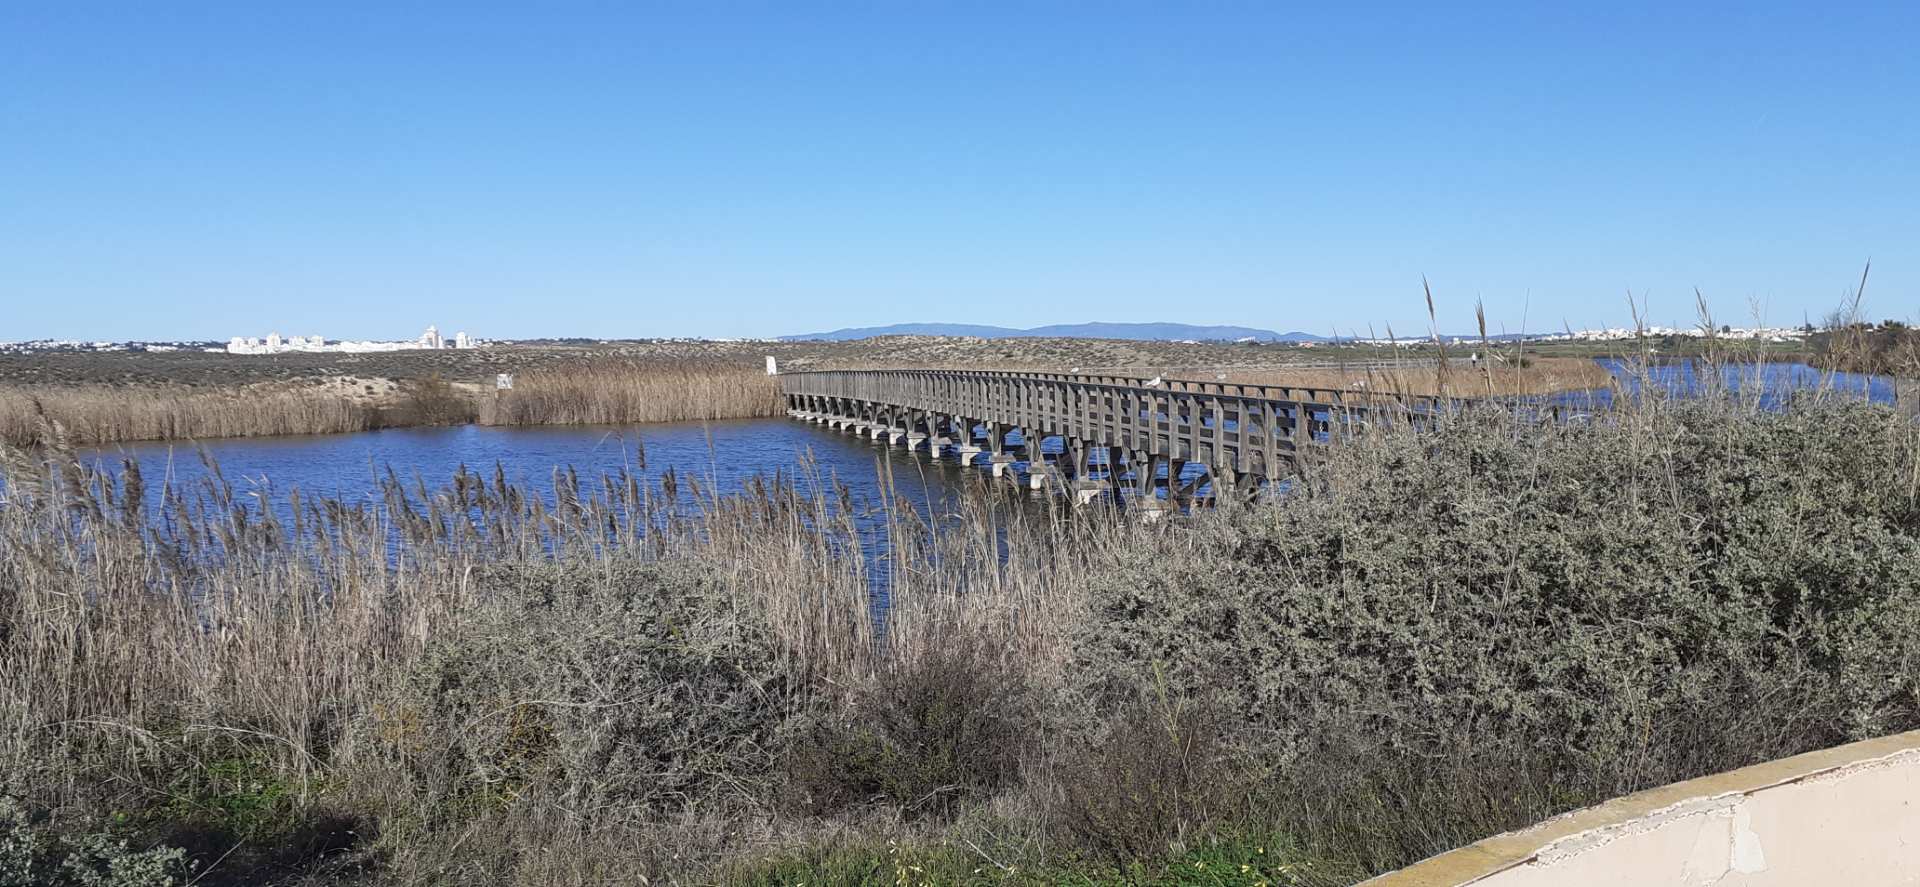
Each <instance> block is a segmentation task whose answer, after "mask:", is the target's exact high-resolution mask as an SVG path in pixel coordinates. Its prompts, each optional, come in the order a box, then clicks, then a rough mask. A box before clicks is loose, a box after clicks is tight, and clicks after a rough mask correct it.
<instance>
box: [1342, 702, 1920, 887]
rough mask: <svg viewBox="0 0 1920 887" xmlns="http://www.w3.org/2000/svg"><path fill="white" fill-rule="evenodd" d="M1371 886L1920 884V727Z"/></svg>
mask: <svg viewBox="0 0 1920 887" xmlns="http://www.w3.org/2000/svg"><path fill="white" fill-rule="evenodd" d="M1366 884H1367V885H1369V887H1459V885H1467V884H1471V885H1474V887H1545V885H1553V887H1589V885H1610V887H1611V885H1618V887H1627V885H1634V887H1642V885H1646V887H1657V885H1688V887H1693V885H1707V884H1715V885H1725V887H1802V885H1827V884H1833V885H1841V887H1880V885H1920V731H1915V732H1912V733H1902V734H1899V735H1896V736H1889V737H1886V738H1884V739H1874V740H1869V741H1867V742H1857V743H1854V744H1851V745H1843V746H1840V747H1838V748H1831V749H1827V750H1825V751H1818V752H1813V753H1810V754H1804V755H1797V756H1795V757H1791V758H1783V759H1781V760H1778V761H1769V762H1767V763H1765V764H1759V765H1756V766H1753V767H1746V768H1743V769H1740V770H1734V771H1731V772H1728V773H1721V774H1717V775H1714V776H1708V777H1704V778H1701V779H1694V780H1689V781H1687V782H1680V783H1675V784H1673V785H1668V786H1662V787H1660V788H1656V789H1652V790H1649V791H1644V792H1640V793H1638V794H1633V795H1628V796H1626V797H1624V798H1617V799H1615V800H1612V801H1608V802H1607V803H1605V804H1602V805H1600V806H1598V807H1592V808H1588V809H1586V810H1580V811H1577V812H1574V813H1569V814H1567V815H1565V816H1559V817H1555V818H1553V819H1549V820H1547V821H1545V822H1542V823H1539V824H1537V825H1534V826H1532V827H1530V828H1527V829H1523V830H1521V831H1518V832H1511V833H1509V834H1505V835H1499V836H1496V837H1492V838H1488V839H1487V840H1485V841H1481V842H1479V843H1477V844H1472V845H1469V846H1466V847H1462V848H1460V849H1458V850H1455V851H1452V852H1450V853H1444V854H1441V855H1439V856H1436V857H1433V858H1432V859H1428V860H1426V861H1424V862H1421V863H1418V864H1415V865H1413V866H1410V867H1408V868H1405V869H1401V870H1400V871H1397V872H1393V873H1390V874H1386V875H1382V876H1380V877H1378V878H1375V879H1373V880H1371V881H1368V882H1366Z"/></svg>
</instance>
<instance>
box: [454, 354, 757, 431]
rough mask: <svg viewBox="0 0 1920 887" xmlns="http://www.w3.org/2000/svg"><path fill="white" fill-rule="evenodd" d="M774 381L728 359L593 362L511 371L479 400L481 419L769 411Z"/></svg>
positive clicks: (578, 419) (632, 418) (735, 415)
mask: <svg viewBox="0 0 1920 887" xmlns="http://www.w3.org/2000/svg"><path fill="white" fill-rule="evenodd" d="M783 409H784V407H783V406H782V401H781V397H780V387H779V384H778V380H777V379H776V378H774V377H771V376H768V375H767V374H766V373H765V372H764V371H762V370H761V369H760V368H758V367H743V366H740V365H738V364H730V363H710V362H678V363H666V362H661V361H631V360H598V361H586V362H582V363H579V364H576V365H573V366H552V367H542V368H540V369H537V370H530V371H528V372H525V373H522V374H519V375H517V376H516V377H515V379H514V383H513V388H512V389H509V390H506V391H501V392H499V393H498V395H497V396H495V397H492V398H490V399H488V400H485V401H483V403H482V411H481V418H480V421H481V422H482V424H487V425H622V424H628V423H633V422H680V421H692V420H701V419H744V418H757V417H763V416H777V415H779V414H780V413H781V412H782V411H783Z"/></svg>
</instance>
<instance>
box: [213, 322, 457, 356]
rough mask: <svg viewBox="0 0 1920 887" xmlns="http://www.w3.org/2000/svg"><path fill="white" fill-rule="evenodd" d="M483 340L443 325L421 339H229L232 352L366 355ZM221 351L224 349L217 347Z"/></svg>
mask: <svg viewBox="0 0 1920 887" xmlns="http://www.w3.org/2000/svg"><path fill="white" fill-rule="evenodd" d="M478 347H480V341H479V340H478V339H475V338H473V337H472V336H469V335H467V333H466V331H465V330H462V331H460V332H458V333H455V334H454V336H453V340H452V341H448V340H446V339H444V338H442V337H441V335H440V328H439V327H437V326H429V327H427V330H426V332H424V333H421V334H420V337H419V338H417V339H409V340H407V341H402V342H364V341H345V340H343V341H339V342H334V343H332V344H328V343H327V339H326V337H325V336H290V337H283V336H281V335H280V334H279V333H278V332H272V333H268V334H267V336H266V338H265V339H264V340H263V339H260V338H257V337H254V336H234V337H233V338H231V339H228V340H227V347H226V349H225V350H226V352H227V353H228V354H287V353H291V352H343V353H352V354H363V353H368V352H374V351H415V350H421V349H432V350H438V349H442V348H478ZM214 350H220V349H214Z"/></svg>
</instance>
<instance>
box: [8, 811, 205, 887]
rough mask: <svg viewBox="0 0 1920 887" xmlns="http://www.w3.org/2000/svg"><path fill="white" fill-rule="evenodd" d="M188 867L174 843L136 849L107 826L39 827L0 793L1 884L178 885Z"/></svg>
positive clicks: (84, 886)
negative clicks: (64, 830) (66, 830)
mask: <svg viewBox="0 0 1920 887" xmlns="http://www.w3.org/2000/svg"><path fill="white" fill-rule="evenodd" d="M192 872H193V867H192V866H191V865H189V864H188V863H187V860H186V852H185V851H183V850H181V849H179V848H177V847H154V848H151V849H147V850H134V849H133V848H132V847H130V846H128V843H127V840H126V839H125V838H118V837H114V836H113V835H110V834H107V833H105V832H90V833H85V834H80V835H77V836H75V837H73V838H71V839H68V838H63V837H62V836H59V835H56V834H53V833H52V832H50V831H47V830H44V829H37V828H35V827H34V824H33V823H32V821H31V820H30V819H29V817H28V816H27V813H26V810H24V809H23V808H22V807H21V806H20V804H19V802H17V801H15V800H14V799H12V798H10V797H6V796H4V795H0V887H178V885H182V884H185V883H187V880H186V879H187V878H188V876H189V875H191V874H192Z"/></svg>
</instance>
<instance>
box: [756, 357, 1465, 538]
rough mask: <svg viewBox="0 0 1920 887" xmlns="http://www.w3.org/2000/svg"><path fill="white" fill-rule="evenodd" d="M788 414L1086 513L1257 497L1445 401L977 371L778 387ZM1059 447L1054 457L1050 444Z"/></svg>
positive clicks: (875, 374)
mask: <svg viewBox="0 0 1920 887" xmlns="http://www.w3.org/2000/svg"><path fill="white" fill-rule="evenodd" d="M780 384H781V388H782V390H783V391H784V393H785V395H786V399H787V407H788V415H790V416H793V417H794V418H796V419H802V420H806V421H810V422H816V423H820V424H824V425H827V426H829V427H831V428H834V429H837V430H841V431H847V432H853V433H861V434H867V435H870V436H871V437H872V438H873V439H875V440H882V439H884V440H886V441H887V442H888V443H890V444H894V445H898V446H903V447H906V448H907V449H908V450H912V451H922V452H925V453H926V454H928V455H929V456H930V457H932V458H934V459H941V458H946V457H948V456H952V457H954V458H957V459H959V460H960V461H961V462H962V463H963V464H969V465H973V464H978V465H983V466H985V467H987V468H988V469H990V470H991V471H992V473H993V476H995V477H1010V478H1013V479H1015V480H1019V479H1022V478H1024V479H1025V481H1026V482H1027V483H1028V484H1029V485H1031V486H1032V487H1033V488H1034V489H1058V490H1061V491H1063V492H1067V493H1070V494H1071V495H1072V496H1073V498H1074V501H1076V502H1080V503H1085V502H1090V501H1093V500H1095V499H1099V498H1103V497H1113V496H1121V497H1124V498H1127V499H1129V500H1132V501H1135V502H1138V503H1140V504H1153V503H1161V502H1164V503H1165V504H1167V505H1168V506H1170V507H1181V506H1185V505H1190V504H1193V503H1195V502H1196V501H1199V500H1203V499H1205V500H1218V499H1221V498H1225V497H1229V496H1236V495H1238V496H1252V495H1255V494H1257V493H1258V492H1259V490H1260V489H1261V488H1262V487H1264V486H1266V485H1269V484H1273V483H1276V482H1279V481H1281V480H1284V479H1286V478H1288V477H1290V476H1294V475H1297V474H1300V473H1301V472H1302V471H1304V470H1305V469H1306V468H1307V467H1308V466H1310V465H1311V464H1312V463H1313V462H1314V460H1315V458H1316V453H1317V452H1320V451H1323V450H1324V449H1325V448H1326V447H1329V446H1333V445H1335V444H1337V443H1338V442H1339V440H1340V439H1341V438H1343V437H1345V436H1348V435H1351V434H1355V433H1359V432H1361V431H1363V430H1365V429H1366V428H1369V427H1376V426H1381V425H1387V424H1393V423H1401V424H1406V423H1412V424H1414V425H1416V426H1418V425H1422V424H1424V423H1425V422H1427V421H1429V420H1430V419H1431V418H1432V417H1433V416H1435V415H1437V413H1438V411H1439V409H1440V408H1441V406H1442V404H1443V403H1445V402H1444V401H1443V400H1441V399H1439V398H1431V397H1403V396H1397V395H1391V394H1383V393H1375V392H1363V391H1341V390H1332V389H1321V388H1294V387H1286V386H1275V385H1250V384H1236V383H1230V382H1204V381H1194V380H1184V379H1165V380H1162V379H1158V378H1155V379H1147V378H1141V377H1137V376H1105V375H1078V374H1062V373H1027V372H989V371H968V370H826V371H818V372H800V373H785V374H782V375H781V376H780ZM1054 439H1057V440H1058V444H1057V445H1056V446H1045V445H1044V443H1043V442H1045V441H1049V440H1054Z"/></svg>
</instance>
